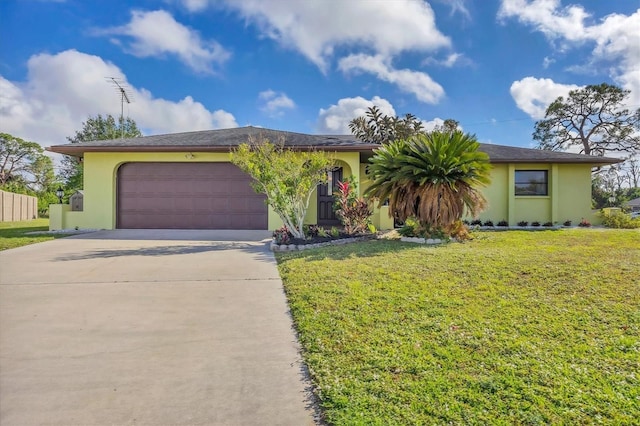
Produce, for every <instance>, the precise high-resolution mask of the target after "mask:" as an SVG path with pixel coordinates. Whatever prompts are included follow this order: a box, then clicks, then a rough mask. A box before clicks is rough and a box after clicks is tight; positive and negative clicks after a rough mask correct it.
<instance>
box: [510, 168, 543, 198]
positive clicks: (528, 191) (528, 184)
mask: <svg viewBox="0 0 640 426" xmlns="http://www.w3.org/2000/svg"><path fill="white" fill-rule="evenodd" d="M515 181H516V195H521V196H523V195H524V196H528V195H531V196H538V195H549V171H548V170H516V176H515Z"/></svg>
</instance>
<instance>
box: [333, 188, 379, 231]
mask: <svg viewBox="0 0 640 426" xmlns="http://www.w3.org/2000/svg"><path fill="white" fill-rule="evenodd" d="M335 199H336V215H337V216H338V217H339V218H340V221H341V222H342V225H344V231H345V232H346V233H347V234H362V233H364V232H367V230H368V226H369V223H370V219H369V218H370V217H371V214H372V211H371V208H370V207H369V203H367V202H366V201H365V200H364V199H362V198H357V196H356V183H355V181H354V180H353V179H347V180H345V181H344V182H338V193H337V194H336V195H335Z"/></svg>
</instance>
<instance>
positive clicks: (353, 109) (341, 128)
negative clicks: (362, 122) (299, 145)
mask: <svg viewBox="0 0 640 426" xmlns="http://www.w3.org/2000/svg"><path fill="white" fill-rule="evenodd" d="M372 106H377V107H378V108H380V111H381V112H382V113H383V114H386V115H392V116H393V115H396V111H395V110H394V109H393V106H392V105H391V103H390V102H389V101H387V100H386V99H383V98H380V97H378V96H374V97H373V98H372V99H371V100H368V99H365V98H362V97H360V96H357V97H355V98H343V99H340V100H339V101H338V103H337V104H335V105H331V106H330V107H329V108H327V109H324V108H321V109H320V113H319V114H318V123H317V126H316V130H317V132H318V133H321V134H336V135H347V134H350V133H351V131H350V130H349V122H350V121H351V120H353V119H354V118H357V117H360V116H363V115H365V113H366V112H367V109H368V108H369V107H372Z"/></svg>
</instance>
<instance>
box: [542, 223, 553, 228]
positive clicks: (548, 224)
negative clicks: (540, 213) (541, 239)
mask: <svg viewBox="0 0 640 426" xmlns="http://www.w3.org/2000/svg"><path fill="white" fill-rule="evenodd" d="M542 226H546V227H547V228H550V227H552V226H553V222H545V223H543V224H542Z"/></svg>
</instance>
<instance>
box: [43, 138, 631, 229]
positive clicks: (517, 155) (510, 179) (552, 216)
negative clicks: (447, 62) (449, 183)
mask: <svg viewBox="0 0 640 426" xmlns="http://www.w3.org/2000/svg"><path fill="white" fill-rule="evenodd" d="M250 136H252V137H255V138H260V137H266V138H268V139H269V140H271V141H278V140H280V139H283V140H284V144H285V146H287V147H290V148H291V149H294V150H310V149H316V150H323V151H328V152H331V153H332V154H333V155H334V157H335V158H336V160H337V167H336V168H335V170H334V171H333V173H332V174H331V176H330V177H331V179H330V181H331V182H334V183H335V182H336V181H337V180H340V179H343V178H345V177H347V176H351V175H352V176H354V177H355V178H356V179H357V181H358V182H360V185H359V190H360V191H361V192H362V191H363V190H364V189H366V188H367V185H368V184H369V181H368V179H367V175H366V165H367V162H368V159H369V158H370V157H371V156H372V155H373V151H374V150H375V149H376V148H377V147H378V145H373V144H369V143H364V142H361V141H358V140H356V139H355V138H354V137H353V136H350V135H307V134H301V133H293V132H282V131H276V130H270V129H263V128H256V127H240V128H233V129H221V130H207V131H198V132H187V133H175V134H168V135H156V136H146V137H141V138H133V139H116V140H106V141H95V142H85V143H77V144H66V145H56V146H51V147H49V148H47V149H48V150H49V151H51V152H57V153H60V154H67V155H73V156H76V157H79V158H80V159H81V161H82V162H83V164H84V192H83V196H84V200H83V203H82V204H83V210H82V211H79V210H72V207H71V205H67V204H64V205H52V206H51V211H50V227H51V229H73V228H76V227H78V228H91V229H139V228H145V229H269V230H273V229H276V228H278V227H280V226H281V222H280V219H279V218H278V216H277V215H276V214H275V213H274V212H273V211H272V210H271V209H270V208H268V207H267V206H266V205H265V203H264V196H262V195H260V194H256V193H255V192H254V191H253V190H252V189H251V186H250V181H251V178H250V177H249V176H248V175H246V174H244V173H243V172H241V171H240V170H239V169H238V168H237V167H236V166H234V165H233V164H231V163H230V162H229V152H230V150H232V149H233V148H234V147H236V146H238V145H239V144H241V143H243V142H246V141H247V140H248V138H249V137H250ZM480 149H481V150H482V151H484V152H486V153H487V154H488V155H489V158H490V160H491V164H492V166H493V170H492V176H491V177H492V183H491V185H490V186H488V187H487V188H485V189H484V190H483V191H484V194H485V197H486V198H487V200H488V201H489V206H488V209H487V210H486V211H485V212H483V213H482V214H481V216H480V219H482V220H489V219H490V220H493V221H494V222H498V221H501V220H506V221H508V222H509V224H512V225H515V224H516V223H517V222H519V221H522V220H525V221H528V222H532V221H539V222H541V223H543V222H554V223H562V222H564V221H567V220H571V221H573V222H574V223H577V222H579V221H580V220H581V219H582V218H587V219H589V220H592V221H593V219H594V218H593V215H592V211H591V169H592V168H593V167H596V166H601V165H606V164H613V163H617V162H619V160H618V159H612V158H604V157H592V156H586V155H580V154H569V153H562V152H553V151H541V150H535V149H526V148H516V147H510V146H500V145H491V144H483V145H481V148H480ZM316 192H317V193H316V196H314V197H313V198H312V202H311V205H310V208H309V211H308V213H307V217H306V222H307V223H310V224H316V223H317V224H319V225H324V226H332V225H338V224H339V222H338V221H337V219H336V217H335V215H334V213H333V209H332V198H333V197H332V186H331V185H321V186H319V187H318V190H317V191H316ZM373 223H374V224H375V225H376V227H378V228H379V229H389V228H391V227H392V226H393V219H391V218H390V216H389V211H388V208H387V207H384V206H383V207H381V208H380V209H378V208H376V209H375V211H374V214H373Z"/></svg>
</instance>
